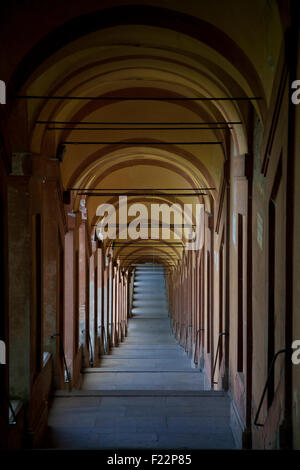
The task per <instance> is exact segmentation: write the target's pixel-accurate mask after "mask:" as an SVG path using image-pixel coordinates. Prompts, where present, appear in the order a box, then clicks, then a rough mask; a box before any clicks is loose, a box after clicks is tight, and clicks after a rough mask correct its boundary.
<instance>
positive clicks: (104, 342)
mask: <svg viewBox="0 0 300 470" xmlns="http://www.w3.org/2000/svg"><path fill="white" fill-rule="evenodd" d="M98 328H100V335H101V343H102V345H103V352H104V354H106V352H107V340H106V329H105V326H104V325H99V326H98ZM99 357H100V351H99Z"/></svg>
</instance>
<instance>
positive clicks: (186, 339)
mask: <svg viewBox="0 0 300 470" xmlns="http://www.w3.org/2000/svg"><path fill="white" fill-rule="evenodd" d="M192 328H193V325H188V326H187V328H186V330H185V344H184V349H185V351H186V352H187V345H188V339H189V329H191V330H192Z"/></svg>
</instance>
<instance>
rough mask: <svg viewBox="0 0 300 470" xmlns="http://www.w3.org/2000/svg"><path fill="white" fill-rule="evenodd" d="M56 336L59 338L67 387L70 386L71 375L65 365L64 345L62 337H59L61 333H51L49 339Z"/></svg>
mask: <svg viewBox="0 0 300 470" xmlns="http://www.w3.org/2000/svg"><path fill="white" fill-rule="evenodd" d="M57 337H58V338H59V347H60V349H61V353H62V357H63V362H64V368H65V377H64V382H65V383H68V384H69V388H70V386H71V375H70V372H69V369H68V366H67V360H66V356H65V350H64V345H63V341H62V338H61V334H60V333H54V334H53V335H51V339H53V338H57Z"/></svg>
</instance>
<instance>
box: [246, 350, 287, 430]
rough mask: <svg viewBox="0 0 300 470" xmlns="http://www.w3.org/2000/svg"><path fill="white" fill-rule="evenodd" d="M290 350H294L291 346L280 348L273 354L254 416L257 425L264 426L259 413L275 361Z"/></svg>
mask: <svg viewBox="0 0 300 470" xmlns="http://www.w3.org/2000/svg"><path fill="white" fill-rule="evenodd" d="M288 351H290V352H291V351H292V349H291V348H286V349H280V350H279V351H277V353H275V354H274V356H273V359H272V362H271V365H270V368H269V372H268V377H267V380H266V383H265V386H264V390H263V393H262V396H261V399H260V402H259V405H258V409H257V412H256V415H255V418H254V425H255V426H259V427H263V426H264V424H262V423H258V422H257V421H258V417H259V413H260V410H261V407H262V404H263V401H264V398H265V394H266V392H267V390H268V386H269V382H270V380H271V376H272V373H273V369H274V365H275V362H276V359H277V357H278V356H279V355H280V354H283V353H286V352H288Z"/></svg>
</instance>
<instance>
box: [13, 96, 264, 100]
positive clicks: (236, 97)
mask: <svg viewBox="0 0 300 470" xmlns="http://www.w3.org/2000/svg"><path fill="white" fill-rule="evenodd" d="M16 98H17V99H22V100H80V101H259V100H262V97H261V96H234V97H229V96H210V97H207V96H202V97H198V98H197V97H187V98H186V97H181V96H180V97H179V96H176V97H169V98H167V97H166V96H162V97H159V96H155V97H150V96H141V97H138V96H129V97H126V96H57V95H52V96H50V95H17V96H16Z"/></svg>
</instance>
